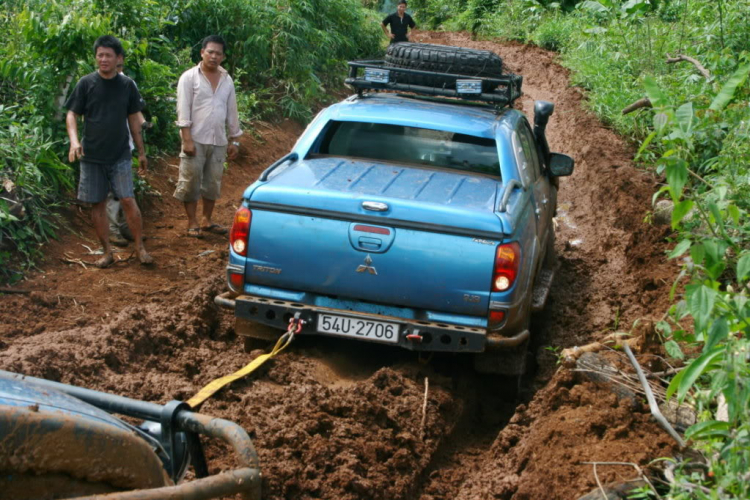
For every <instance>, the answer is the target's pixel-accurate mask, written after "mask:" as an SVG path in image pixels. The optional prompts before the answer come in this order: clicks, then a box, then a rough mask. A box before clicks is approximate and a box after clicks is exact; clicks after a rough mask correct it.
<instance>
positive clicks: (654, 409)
mask: <svg viewBox="0 0 750 500" xmlns="http://www.w3.org/2000/svg"><path fill="white" fill-rule="evenodd" d="M623 348H624V349H625V354H627V355H628V359H630V362H631V363H632V364H633V368H635V371H636V373H637V374H638V379H639V380H640V381H641V385H642V386H643V390H644V391H646V399H647V400H648V406H649V408H651V415H653V416H654V418H655V419H656V421H657V422H659V424H660V425H661V426H662V428H663V429H664V430H665V431H667V433H669V435H670V436H672V437H673V438H674V440H675V441H677V444H679V445H680V448H684V447H685V441H684V440H683V439H682V437H680V435H679V434H678V433H677V431H676V430H674V427H672V425H671V424H670V423H669V422H668V421H667V419H666V418H664V415H662V414H661V410H659V405H658V404H657V402H656V398H654V393H653V392H651V386H650V385H649V384H648V381H647V380H646V376H645V375H644V374H643V370H641V365H639V364H638V361H637V360H636V359H635V356H633V351H631V350H630V346H629V345H627V344H625V345H624V346H623Z"/></svg>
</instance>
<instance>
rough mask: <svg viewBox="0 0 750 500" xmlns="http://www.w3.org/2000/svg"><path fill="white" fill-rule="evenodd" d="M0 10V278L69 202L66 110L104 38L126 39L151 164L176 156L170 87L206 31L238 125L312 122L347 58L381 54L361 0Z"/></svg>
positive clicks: (90, 3) (26, 257)
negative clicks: (219, 56) (219, 49)
mask: <svg viewBox="0 0 750 500" xmlns="http://www.w3.org/2000/svg"><path fill="white" fill-rule="evenodd" d="M3 7H4V8H3V9H2V10H0V154H2V156H3V159H2V163H0V281H13V280H16V279H18V278H19V277H20V276H21V273H20V272H19V271H22V270H23V268H24V267H28V266H31V265H33V262H34V257H35V254H36V253H37V252H38V249H39V245H40V243H42V242H44V241H46V240H47V239H48V238H50V237H52V236H53V235H54V234H55V230H56V228H57V226H59V224H60V221H59V220H58V219H56V217H55V216H54V213H55V211H56V208H58V207H59V206H61V205H63V204H67V203H68V202H69V200H70V199H71V198H74V197H75V191H74V188H75V183H76V179H77V175H76V172H75V168H76V167H75V165H70V164H68V163H67V149H68V141H67V134H66V132H65V124H64V112H65V111H64V110H63V109H62V103H64V100H65V97H66V96H67V95H69V93H70V92H71V91H72V87H73V85H75V83H76V82H77V81H78V79H79V78H80V77H82V76H83V75H85V74H87V73H89V72H91V71H94V70H95V68H94V66H93V63H94V58H93V44H94V41H95V40H96V38H97V37H99V36H100V35H104V34H113V35H115V36H117V37H118V38H119V39H120V40H121V41H122V43H123V46H124V48H125V51H126V59H125V73H126V74H127V75H128V76H130V77H131V78H133V79H134V80H135V81H136V82H137V84H138V86H139V89H140V90H141V93H142V95H143V98H144V100H145V101H146V106H147V107H146V110H145V112H144V114H145V115H146V119H147V120H149V121H151V122H152V123H153V124H154V127H153V128H152V129H150V130H149V131H148V132H147V137H146V143H147V149H148V153H149V155H150V156H154V155H159V154H162V153H175V152H176V148H177V147H178V137H179V136H178V133H177V130H176V127H175V125H174V120H175V110H174V106H175V105H174V97H175V89H176V84H177V79H178V78H179V75H180V74H181V73H182V72H183V71H184V70H186V69H188V68H189V67H190V66H191V65H193V64H195V63H196V62H197V61H198V58H199V52H200V42H201V40H202V39H203V37H205V36H206V35H209V34H219V35H222V36H223V37H224V39H225V40H226V41H227V50H226V55H227V59H226V61H225V62H224V66H225V67H226V68H227V69H228V70H229V72H230V74H231V75H232V76H233V78H234V79H235V83H236V85H237V87H238V102H239V107H240V118H241V119H242V121H243V122H244V124H245V128H247V127H248V126H250V122H251V121H252V120H255V119H259V118H263V117H270V116H279V115H285V116H288V117H291V118H294V119H297V120H301V121H304V120H306V119H308V118H309V117H310V115H311V110H312V109H313V107H314V106H317V105H319V103H322V102H325V101H327V100H328V99H330V97H329V94H330V91H331V90H332V89H337V88H340V87H341V85H342V81H341V80H342V75H343V74H344V72H343V68H344V62H345V61H346V60H347V59H354V58H365V57H370V56H372V55H373V54H376V53H378V52H379V51H381V50H382V49H381V47H380V44H381V42H382V39H383V37H382V33H381V32H380V28H379V26H378V24H377V21H376V19H377V17H378V15H376V14H374V13H372V12H370V11H369V10H367V9H365V8H364V7H363V6H362V4H361V3H360V1H359V0H335V1H331V0H279V1H274V2H268V1H262V0H186V1H183V0H140V1H138V2H123V1H121V0H5V2H3ZM14 256H15V257H14ZM19 256H20V258H18V257H19Z"/></svg>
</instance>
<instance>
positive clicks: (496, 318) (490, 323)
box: [487, 311, 505, 330]
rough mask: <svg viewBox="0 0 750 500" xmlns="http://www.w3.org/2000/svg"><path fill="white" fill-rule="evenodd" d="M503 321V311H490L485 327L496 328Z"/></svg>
mask: <svg viewBox="0 0 750 500" xmlns="http://www.w3.org/2000/svg"><path fill="white" fill-rule="evenodd" d="M504 322H505V311H490V314H489V317H488V318H487V329H488V330H497V329H499V328H500V327H501V326H502V324H503V323H504Z"/></svg>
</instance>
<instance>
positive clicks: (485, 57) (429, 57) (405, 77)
mask: <svg viewBox="0 0 750 500" xmlns="http://www.w3.org/2000/svg"><path fill="white" fill-rule="evenodd" d="M385 65H386V67H390V68H406V69H418V70H422V71H435V72H439V73H453V74H458V75H465V76H475V77H477V76H478V77H488V78H497V77H499V76H501V75H502V73H503V60H502V59H501V58H500V56H498V55H497V54H495V53H494V52H490V51H489V50H474V49H465V48H461V47H451V46H448V45H432V44H428V43H409V42H404V43H394V44H393V45H390V46H389V47H388V52H387V53H386V55H385ZM394 73H396V77H397V78H398V80H399V82H401V83H410V84H414V85H424V86H427V87H445V88H456V85H455V81H451V80H450V79H447V78H441V77H438V76H427V75H410V74H408V73H397V72H394ZM496 87H497V86H496V85H483V87H482V91H484V92H490V91H492V90H494V89H495V88H496Z"/></svg>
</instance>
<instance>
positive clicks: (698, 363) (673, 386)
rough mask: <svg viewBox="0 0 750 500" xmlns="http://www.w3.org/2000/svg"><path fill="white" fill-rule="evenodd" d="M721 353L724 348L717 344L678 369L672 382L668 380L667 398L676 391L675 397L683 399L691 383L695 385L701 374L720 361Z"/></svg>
mask: <svg viewBox="0 0 750 500" xmlns="http://www.w3.org/2000/svg"><path fill="white" fill-rule="evenodd" d="M723 355H724V348H723V347H721V346H719V347H715V348H714V349H713V350H711V351H709V352H706V353H703V354H701V355H700V356H699V357H698V358H696V359H694V360H693V361H692V362H691V363H690V364H689V365H688V366H687V368H685V369H684V370H682V371H680V373H678V374H677V376H675V377H674V378H673V379H672V382H670V384H669V387H668V388H667V398H669V397H670V396H671V395H672V394H674V393H675V391H676V392H677V399H678V400H679V401H682V400H683V399H685V395H686V394H687V393H688V391H689V390H690V389H691V388H692V387H693V385H695V382H696V381H697V380H698V378H699V377H700V376H701V375H703V373H704V372H705V371H706V370H709V369H711V368H713V363H714V362H719V361H721V360H722V356H723Z"/></svg>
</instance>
